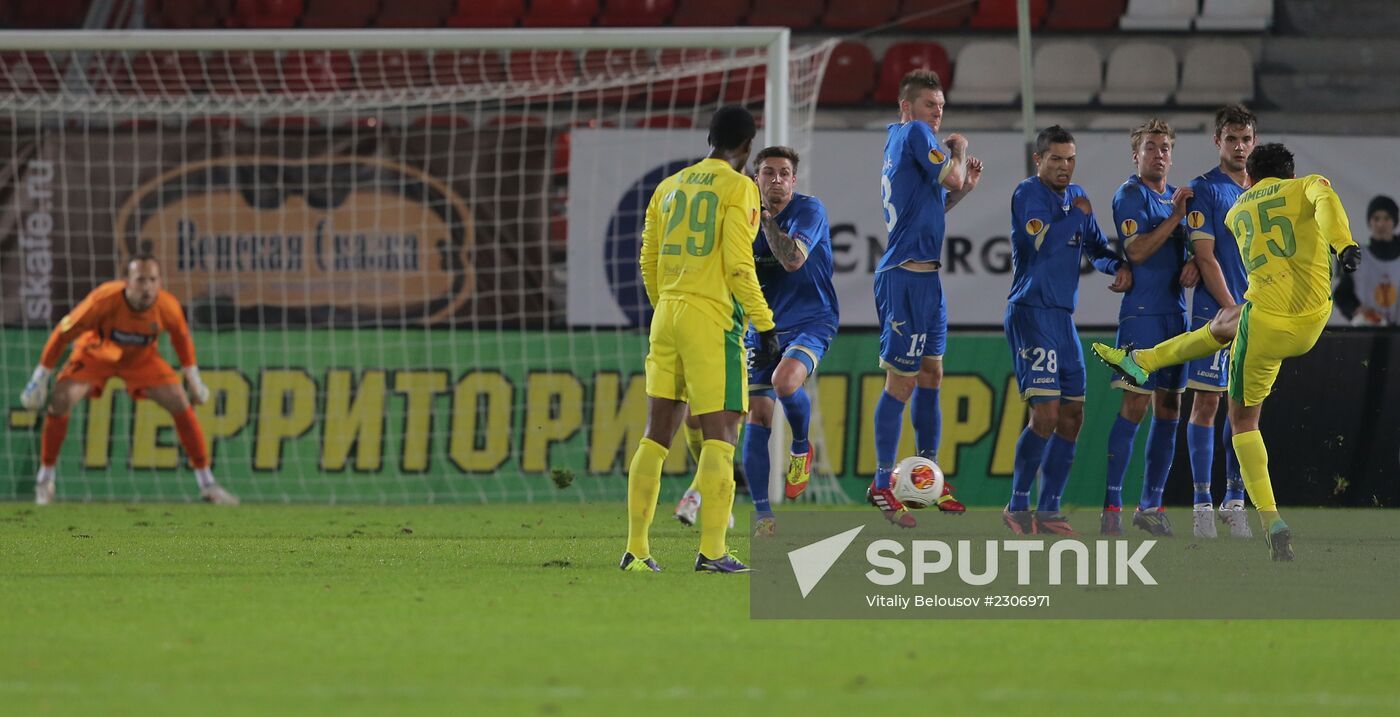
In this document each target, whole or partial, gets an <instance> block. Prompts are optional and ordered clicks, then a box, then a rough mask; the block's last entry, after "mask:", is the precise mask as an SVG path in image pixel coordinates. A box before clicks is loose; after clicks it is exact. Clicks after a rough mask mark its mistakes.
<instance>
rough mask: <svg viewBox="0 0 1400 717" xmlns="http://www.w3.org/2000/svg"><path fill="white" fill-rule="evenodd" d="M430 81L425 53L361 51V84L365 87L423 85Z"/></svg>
mask: <svg viewBox="0 0 1400 717" xmlns="http://www.w3.org/2000/svg"><path fill="white" fill-rule="evenodd" d="M431 84H433V76H432V69H431V66H430V65H429V64H428V55H427V54H426V53H423V52H413V51H409V50H371V51H366V52H362V53H360V86H361V87H363V88H365V89H367V90H384V89H395V88H400V87H424V86H428V85H431Z"/></svg>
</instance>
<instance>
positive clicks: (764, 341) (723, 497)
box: [619, 106, 779, 573]
mask: <svg viewBox="0 0 1400 717" xmlns="http://www.w3.org/2000/svg"><path fill="white" fill-rule="evenodd" d="M756 131H757V128H756V124H755V122H754V118H753V115H752V114H749V111H748V110H746V109H744V108H742V107H737V106H730V107H723V108H721V109H720V110H719V111H717V112H715V114H714V117H713V118H712V119H711V120H710V135H709V141H710V148H711V149H710V154H709V156H707V157H706V158H705V159H703V160H700V161H699V162H697V163H695V164H693V165H691V166H689V167H686V168H685V169H682V170H681V171H680V172H677V173H676V174H673V175H671V176H670V177H667V178H666V179H665V180H664V181H662V182H661V184H660V186H658V187H657V188H656V192H655V193H653V194H652V197H651V201H650V202H649V203H648V204H647V212H646V224H645V226H644V228H643V229H642V251H641V268H642V282H643V283H644V284H645V285H646V290H647V298H648V299H650V301H651V305H652V306H654V307H655V308H656V312H655V314H654V315H653V317H652V322H651V336H650V339H651V347H650V350H649V351H648V352H647V359H646V376H647V378H646V383H647V425H646V435H644V436H643V437H642V440H641V443H640V445H638V446H637V452H636V453H635V454H633V456H632V463H631V465H630V466H629V468H628V471H627V516H628V529H627V552H625V553H623V555H622V563H621V564H620V565H619V567H620V568H622V569H623V570H634V571H651V572H659V571H660V570H661V568H660V566H659V565H657V563H656V561H655V560H653V559H652V555H651V542H650V537H649V535H648V533H649V532H650V529H651V521H652V517H653V516H654V515H655V513H656V497H657V493H658V492H659V490H660V488H661V465H662V463H663V462H664V461H665V460H666V452H667V451H668V450H669V448H670V445H671V439H672V437H674V436H675V435H676V429H677V427H678V426H679V424H680V421H681V418H682V416H683V415H684V413H683V410H684V407H685V402H686V400H687V399H689V404H690V411H691V413H693V414H694V415H695V416H696V417H698V418H699V420H700V430H701V431H702V432H703V434H704V443H703V444H702V447H701V449H700V460H699V466H698V467H697V469H696V474H697V476H696V477H697V479H698V482H699V485H700V493H701V495H702V496H703V497H704V500H703V507H702V508H701V510H700V553H699V554H698V555H697V556H696V558H695V570H696V572H712V573H742V572H748V567H747V566H746V565H744V564H743V563H741V562H739V560H738V559H736V558H735V557H734V556H732V555H730V554H729V551H728V550H727V549H726V546H725V533H726V530H727V524H728V521H729V513H730V510H731V509H732V508H733V505H734V444H735V442H736V440H737V435H736V434H737V432H738V426H739V419H740V416H741V415H742V414H743V413H744V412H745V411H746V410H748V398H749V394H748V390H747V388H748V386H747V383H748V367H747V365H746V362H745V355H744V345H743V337H744V332H745V330H746V329H747V327H748V324H749V322H750V321H752V322H753V325H754V328H755V329H757V330H758V331H759V332H760V341H759V348H758V350H757V351H755V352H754V354H753V356H752V361H753V363H754V364H755V365H757V366H768V365H771V364H773V363H776V362H777V360H778V357H779V352H778V336H777V332H776V331H774V324H773V312H772V311H771V310H770V309H769V308H768V302H767V301H765V300H764V298H763V290H762V289H760V288H759V285H758V277H757V275H756V274H755V272H754V263H753V238H754V234H755V233H756V232H757V231H758V223H759V211H760V208H759V201H758V187H757V186H755V185H754V182H753V180H751V179H749V178H748V177H746V176H744V175H743V174H742V170H743V168H744V165H745V164H747V163H748V160H749V154H750V152H751V151H752V145H753V137H754V134H755V133H756Z"/></svg>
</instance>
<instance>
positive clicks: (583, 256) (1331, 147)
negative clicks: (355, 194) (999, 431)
mask: <svg viewBox="0 0 1400 717" xmlns="http://www.w3.org/2000/svg"><path fill="white" fill-rule="evenodd" d="M955 129H956V128H955V127H950V126H949V125H946V124H945V126H944V130H945V132H944V133H943V134H946V133H947V131H949V130H955ZM967 137H968V140H969V153H970V154H972V155H973V156H976V157H979V158H980V159H982V161H983V163H984V164H985V166H986V169H985V171H984V174H983V177H982V181H981V183H980V184H979V185H978V188H977V190H976V191H974V192H973V193H972V194H970V195H969V196H968V197H967V198H965V199H964V200H963V201H962V202H960V203H959V204H958V205H957V206H956V207H955V208H954V209H953V210H952V211H951V212H949V214H948V224H947V237H946V239H945V241H944V245H943V246H944V248H943V269H942V277H943V287H944V291H945V294H946V296H947V302H948V320H949V323H950V324H952V325H953V326H960V327H979V326H980V327H999V326H1000V325H1001V322H1002V314H1003V312H1004V311H1005V309H1006V296H1007V293H1008V291H1009V290H1010V287H1011V251H1010V240H1009V239H1008V235H1009V232H1010V228H1011V219H1010V211H1011V192H1012V190H1013V189H1014V188H1015V186H1016V183H1017V182H1019V181H1021V180H1022V179H1024V178H1025V177H1026V176H1027V174H1028V172H1027V168H1026V162H1027V158H1026V153H1025V149H1024V147H1023V145H1022V140H1021V135H1020V134H1018V133H1009V132H969V133H967ZM1076 139H1077V148H1078V154H1079V158H1078V166H1077V169H1076V170H1075V182H1076V183H1078V184H1080V185H1082V186H1083V187H1084V188H1085V190H1086V191H1087V192H1088V194H1089V198H1090V200H1091V201H1092V203H1093V205H1094V213H1095V215H1096V216H1097V218H1098V220H1099V224H1100V225H1101V226H1102V228H1103V230H1104V234H1105V235H1106V236H1108V237H1109V238H1110V239H1111V240H1112V239H1114V238H1115V237H1116V235H1115V234H1114V230H1113V226H1112V221H1113V210H1112V202H1113V194H1114V192H1115V191H1117V189H1118V186H1119V185H1120V184H1122V182H1123V181H1124V180H1125V179H1127V177H1128V175H1130V174H1131V173H1132V172H1133V166H1132V157H1131V154H1132V153H1131V150H1130V148H1129V145H1128V133H1127V132H1112V133H1107V132H1081V133H1076ZM1264 139H1266V140H1268V141H1282V142H1285V143H1286V144H1287V145H1288V146H1289V148H1290V149H1291V150H1292V151H1293V153H1294V154H1295V155H1296V157H1297V159H1296V163H1297V167H1298V172H1299V173H1300V174H1312V173H1319V174H1324V175H1326V176H1327V177H1328V178H1329V179H1331V180H1332V185H1333V186H1334V187H1335V188H1336V189H1337V191H1338V193H1339V194H1340V195H1341V197H1342V202H1343V203H1344V204H1345V205H1346V207H1347V211H1348V215H1349V218H1350V220H1351V228H1352V232H1353V234H1354V235H1355V237H1356V238H1357V240H1358V241H1360V242H1362V243H1363V244H1364V243H1365V237H1366V236H1367V229H1366V217H1365V211H1366V203H1367V202H1368V201H1369V200H1370V198H1371V197H1372V196H1374V195H1376V194H1392V195H1393V194H1394V193H1396V192H1400V163H1398V162H1396V161H1394V158H1395V157H1397V156H1400V139H1393V138H1375V137H1312V136H1286V137H1277V136H1267V135H1266V136H1265V137H1264ZM884 142H885V133H884V132H882V131H878V130H877V131H830V132H820V131H819V132H816V133H815V134H814V136H813V142H812V149H811V150H810V151H809V152H808V153H807V154H805V155H804V156H803V157H802V161H801V166H800V167H799V171H798V186H797V191H799V192H802V193H804V194H814V195H816V196H817V197H818V198H820V199H821V200H822V202H823V203H824V204H825V205H826V209H827V214H828V216H829V219H830V223H831V241H832V249H833V259H834V262H833V263H834V268H835V276H834V281H835V285H836V291H837V294H838V296H839V297H840V303H841V325H842V326H875V325H876V320H875V297H874V293H873V286H874V268H875V265H876V263H877V262H878V260H879V257H880V254H881V252H882V251H883V250H884V244H885V228H884V218H883V213H882V211H881V208H880V189H879V188H880V165H881V157H882V153H883V149H884ZM704 152H705V132H704V131H703V130H685V131H674V130H665V131H637V130H607V129H603V130H579V131H576V132H574V134H573V137H572V152H571V161H570V167H569V172H570V173H569V209H568V221H569V234H568V242H569V243H568V287H569V290H568V297H569V312H568V318H569V323H570V325H574V326H619V325H623V326H625V325H630V324H637V323H639V322H640V320H641V317H642V316H643V315H644V313H645V311H646V296H645V292H644V291H643V290H642V287H641V283H640V280H639V279H638V278H637V274H638V269H637V250H638V248H639V241H640V233H641V227H642V217H643V214H644V213H645V208H646V202H647V199H648V198H649V197H650V195H651V191H652V189H653V188H655V186H656V185H657V184H658V183H659V182H660V181H661V179H663V178H664V177H666V176H668V175H669V174H671V173H673V172H675V171H677V170H678V169H679V168H681V167H683V166H685V165H686V164H689V163H690V162H693V161H694V160H695V159H696V158H697V157H699V156H701V155H703V154H704ZM1216 156H1217V155H1216V150H1215V146H1214V144H1213V143H1212V141H1211V137H1210V135H1209V134H1206V133H1195V134H1183V135H1179V136H1178V138H1177V144H1176V151H1175V158H1174V167H1173V169H1172V171H1171V174H1170V175H1169V176H1168V178H1167V181H1168V182H1169V183H1170V184H1173V185H1185V184H1186V183H1187V182H1189V181H1190V180H1191V179H1192V178H1194V177H1195V176H1197V175H1199V174H1201V173H1202V172H1205V171H1207V170H1209V169H1210V168H1212V167H1214V166H1215V164H1216ZM1108 284H1109V277H1107V276H1104V275H1102V274H1098V273H1097V272H1092V271H1091V272H1090V273H1088V274H1085V275H1084V277H1083V279H1082V281H1081V282H1080V290H1079V309H1078V311H1077V312H1076V313H1075V319H1076V321H1077V322H1078V323H1079V324H1080V325H1081V326H1113V325H1115V324H1116V323H1117V318H1118V305H1119V295H1118V294H1114V293H1111V292H1109V291H1108V288H1107V287H1108Z"/></svg>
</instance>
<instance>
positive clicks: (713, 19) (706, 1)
mask: <svg viewBox="0 0 1400 717" xmlns="http://www.w3.org/2000/svg"><path fill="white" fill-rule="evenodd" d="M752 6H753V2H752V0H677V7H676V16H675V17H673V18H671V24H672V25H675V26H677V27H733V26H735V25H738V24H740V23H742V22H743V20H744V18H745V17H747V16H748V14H749V9H750V8H751V7H752Z"/></svg>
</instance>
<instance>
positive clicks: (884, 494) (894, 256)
mask: <svg viewBox="0 0 1400 717" xmlns="http://www.w3.org/2000/svg"><path fill="white" fill-rule="evenodd" d="M942 122H943V85H942V84H941V83H940V82H939V80H938V75H937V74H935V73H934V72H932V71H930V70H914V71H912V72H910V73H909V74H907V75H905V76H904V79H903V80H902V81H900V83H899V122H898V123H897V124H892V125H890V126H889V128H888V136H887V139H886V140H885V155H884V167H883V169H882V170H881V173H880V203H881V205H882V206H883V208H884V213H885V231H886V233H887V235H888V237H889V241H888V243H887V244H886V246H885V254H884V256H882V257H880V263H879V265H878V266H877V267H876V269H875V311H876V315H877V317H878V318H879V321H880V367H881V368H883V369H885V390H884V391H883V392H881V394H880V398H879V400H878V401H877V402H876V404H875V480H874V481H872V482H871V484H870V489H869V490H868V491H866V499H867V500H869V501H870V504H871V505H873V506H875V507H876V508H879V509H880V511H881V512H883V513H884V514H885V517H886V518H888V519H889V520H890V521H891V522H894V523H897V524H898V525H901V526H903V527H906V528H912V527H914V524H915V522H914V516H913V515H911V514H910V513H909V511H908V509H906V508H905V507H904V504H903V503H900V502H899V499H898V498H896V497H894V493H893V492H892V491H891V490H890V476H891V475H892V474H893V473H894V467H895V461H896V459H897V457H896V455H895V454H896V453H897V452H898V451H899V433H900V431H901V430H902V429H903V424H904V405H905V404H906V403H909V402H911V401H912V403H913V405H912V407H911V409H912V415H911V419H912V422H913V424H914V444H915V447H916V448H917V450H918V452H919V455H920V456H922V457H924V458H927V459H929V460H932V461H936V460H937V457H938V441H939V438H940V434H941V433H942V430H941V429H942V421H941V416H940V414H939V406H938V388H939V386H940V385H942V383H943V352H944V350H945V349H946V348H947V345H948V306H947V303H946V302H945V301H944V299H943V284H942V281H941V280H940V279H939V277H938V269H939V268H940V267H941V266H942V263H941V260H942V256H943V233H944V220H945V215H946V214H947V212H948V211H949V210H950V209H952V208H953V207H954V206H955V205H956V204H957V203H958V202H959V201H961V200H962V198H963V197H965V196H967V194H968V193H969V192H971V191H972V190H973V189H975V188H976V187H977V180H978V179H979V178H981V176H982V163H981V162H980V161H978V160H977V159H976V158H975V157H968V156H967V139H966V138H964V137H963V136H962V135H960V134H951V135H948V139H947V151H946V152H945V151H944V148H943V146H942V145H940V144H939V143H938V137H937V135H936V133H937V132H938V128H939V126H940V125H941V124H942ZM943 488H944V491H945V494H944V495H943V496H942V497H941V498H940V499H939V500H938V504H937V505H938V508H939V510H943V511H948V512H955V513H961V512H963V511H964V510H966V508H964V507H963V504H962V503H959V502H958V501H957V500H955V499H954V498H953V495H952V493H951V492H950V491H951V489H950V488H949V486H948V484H947V483H944V484H943Z"/></svg>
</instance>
